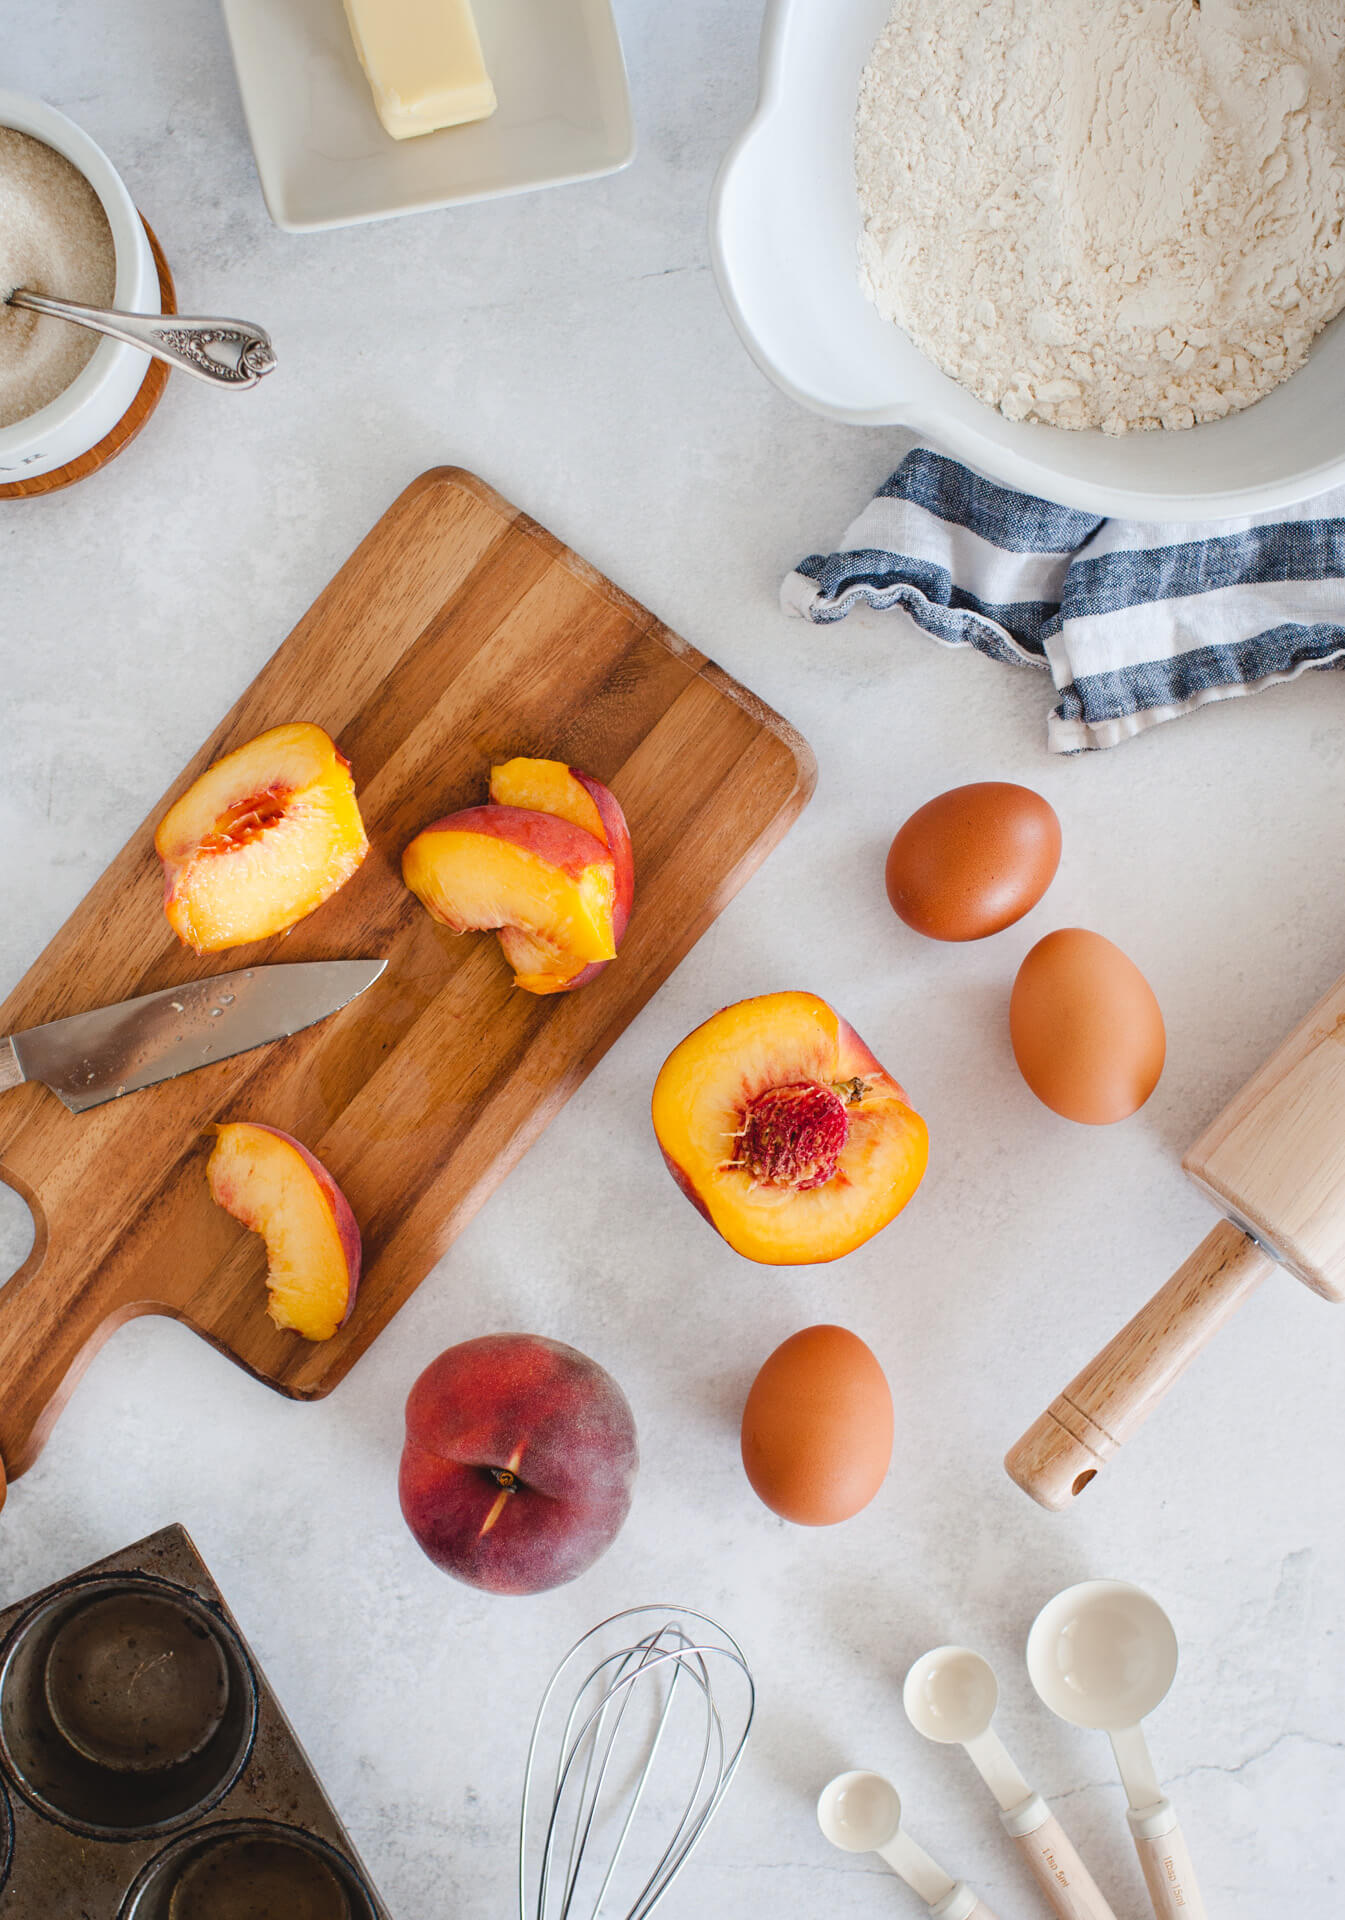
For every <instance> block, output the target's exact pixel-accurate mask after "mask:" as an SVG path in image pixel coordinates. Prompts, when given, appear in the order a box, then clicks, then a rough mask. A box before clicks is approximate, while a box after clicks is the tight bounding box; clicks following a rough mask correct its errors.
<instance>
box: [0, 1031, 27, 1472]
mask: <svg viewBox="0 0 1345 1920" xmlns="http://www.w3.org/2000/svg"><path fill="white" fill-rule="evenodd" d="M22 1085H23V1068H22V1067H21V1066H20V1065H19V1056H18V1054H17V1053H16V1052H15V1051H14V1042H13V1041H12V1040H0V1093H6V1092H8V1090H9V1088H10V1087H21V1086H22ZM3 1499H4V1484H3V1482H0V1500H3Z"/></svg>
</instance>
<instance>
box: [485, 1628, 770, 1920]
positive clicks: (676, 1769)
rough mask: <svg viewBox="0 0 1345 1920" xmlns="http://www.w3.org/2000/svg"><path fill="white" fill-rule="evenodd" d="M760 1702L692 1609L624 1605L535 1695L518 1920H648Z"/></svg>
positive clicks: (710, 1810) (720, 1632)
mask: <svg viewBox="0 0 1345 1920" xmlns="http://www.w3.org/2000/svg"><path fill="white" fill-rule="evenodd" d="M755 1707H756V1689H755V1688H754V1686H753V1684H752V1675H751V1672H750V1671H749V1669H748V1666H747V1662H746V1660H744V1658H743V1655H742V1652H741V1650H740V1649H739V1647H738V1645H737V1644H736V1642H735V1641H733V1640H732V1639H730V1637H729V1635H728V1634H727V1633H725V1632H724V1629H723V1628H722V1627H720V1626H717V1625H716V1624H715V1622H714V1621H713V1620H711V1619H709V1618H707V1616H706V1615H705V1614H703V1613H696V1612H695V1611H693V1610H692V1609H691V1608H689V1607H629V1608H627V1609H626V1611H625V1612H624V1613H618V1614H614V1615H613V1616H612V1618H611V1619H610V1620H604V1621H602V1622H601V1624H600V1625H598V1626H596V1627H594V1628H593V1629H592V1630H591V1632H589V1633H586V1634H585V1635H584V1637H583V1639H582V1640H580V1641H578V1642H577V1643H576V1644H575V1646H573V1647H572V1648H571V1650H570V1652H569V1653H568V1654H567V1655H566V1656H565V1658H564V1660H563V1661H562V1662H561V1664H560V1666H559V1667H558V1668H557V1669H556V1672H555V1674H554V1675H553V1677H552V1680H551V1683H550V1685H549V1686H548V1687H547V1690H546V1692H545V1693H544V1694H543V1695H542V1704H541V1706H540V1707H539V1708H538V1712H537V1720H536V1723H535V1725H534V1727H533V1731H532V1741H531V1744H530V1745H529V1748H528V1768H527V1774H526V1776H525V1779H524V1784H523V1812H522V1818H521V1821H520V1824H519V1862H518V1902H519V1920H579V1916H581V1915H585V1916H590V1920H599V1916H600V1915H608V1916H611V1920H617V1916H620V1917H621V1920H643V1917H644V1915H646V1914H648V1913H650V1912H652V1910H653V1909H654V1907H655V1906H657V1904H658V1902H659V1901H660V1900H661V1899H662V1898H663V1896H664V1894H665V1893H666V1892H667V1891H668V1887H669V1886H670V1884H671V1882H672V1880H673V1878H674V1876H675V1875H676V1874H677V1873H678V1871H679V1869H680V1868H681V1867H682V1865H683V1864H684V1863H685V1861H686V1859H687V1857H688V1855H689V1854H690V1853H691V1851H692V1849H693V1848H694V1847H695V1846H696V1845H697V1843H698V1842H699V1841H700V1839H701V1837H702V1835H703V1834H704V1832H705V1829H706V1827H707V1826H709V1824H710V1821H711V1820H712V1819H713V1817H714V1814H715V1812H716V1810H717V1808H718V1806H719V1803H720V1801H721V1800H722V1799H723V1797H724V1795H725V1793H726V1792H727V1791H728V1787H729V1782H730V1781H731V1780H732V1779H733V1776H734V1773H735V1772H736V1771H737V1767H738V1762H739V1760H740V1759H741V1758H742V1753H743V1748H744V1747H745V1746H746V1744H747V1736H748V1733H749V1732H750V1731H751V1726H752V1715H753V1712H754V1711H755Z"/></svg>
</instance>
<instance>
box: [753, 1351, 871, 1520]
mask: <svg viewBox="0 0 1345 1920" xmlns="http://www.w3.org/2000/svg"><path fill="white" fill-rule="evenodd" d="M891 1458H892V1395H891V1392H890V1391H889V1389H888V1384H887V1380H886V1378H885V1377H884V1374H883V1370H882V1368H881V1367H880V1366H879V1365H878V1362H877V1360H875V1358H874V1357H873V1354H872V1353H871V1352H870V1351H869V1349H868V1348H867V1347H866V1346H865V1345H864V1342H863V1341H862V1340H861V1339H860V1338H859V1336H858V1335H857V1334H853V1333H848V1332H847V1331H846V1329H845V1328H844V1327H805V1328H804V1329H803V1331H802V1332H801V1333H795V1334H791V1335H790V1337H789V1339H788V1340H786V1341H785V1342H784V1344H783V1346H779V1347H777V1348H776V1349H775V1352H774V1353H773V1354H772V1355H771V1356H770V1358H769V1359H768V1360H767V1361H766V1363H765V1365H764V1366H763V1367H762V1369H761V1372H760V1373H759V1374H758V1375H757V1377H756V1379H755V1380H754V1381H753V1382H752V1390H751V1392H750V1393H749V1394H748V1396H747V1405H746V1406H745V1407H744V1408H743V1465H744V1467H745V1468H746V1469H747V1477H748V1479H749V1480H750V1481H751V1482H752V1485H753V1487H754V1489H755V1490H756V1492H757V1494H758V1495H759V1496H760V1497H761V1499H762V1500H764V1501H765V1503H766V1505H767V1506H768V1507H769V1508H770V1509H771V1511H772V1512H773V1513H778V1514H780V1515H781V1516H782V1517H783V1518H784V1519H786V1520H792V1521H794V1522H795V1524H796V1525H797V1526H800V1527H830V1526H833V1525H834V1524H835V1522H836V1521H838V1520H848V1519H849V1518H850V1516H851V1514H854V1513H858V1512H859V1510H860V1508H861V1507H867V1506H868V1504H869V1502H870V1500H872V1498H873V1496H874V1494H875V1493H877V1491H878V1489H879V1487H880V1486H881V1485H882V1483H883V1475H884V1474H885V1473H886V1472H887V1468H888V1463H889V1461H890V1460H891Z"/></svg>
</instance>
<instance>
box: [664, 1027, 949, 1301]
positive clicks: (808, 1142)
mask: <svg viewBox="0 0 1345 1920" xmlns="http://www.w3.org/2000/svg"><path fill="white" fill-rule="evenodd" d="M653 1114H654V1131H655V1133H656V1134H657V1135H658V1142H659V1146H660V1147H661V1148H662V1149H663V1157H664V1159H665V1160H666V1161H667V1163H668V1170H669V1172H670V1173H671V1174H672V1176H673V1178H674V1180H676V1182H677V1184H678V1186H679V1187H680V1188H681V1189H682V1191H683V1193H685V1194H686V1196H687V1198H688V1199H689V1200H690V1201H691V1203H692V1205H693V1206H695V1207H696V1208H698V1209H699V1211H700V1212H701V1213H703V1214H704V1215H705V1218H706V1219H707V1220H708V1221H709V1222H710V1225H711V1226H712V1227H714V1229H715V1230H716V1232H718V1233H720V1234H722V1235H723V1237H724V1238H725V1239H726V1240H727V1241H728V1243H729V1245H730V1246H731V1247H733V1248H734V1249H735V1251H736V1252H738V1253H741V1254H744V1255H745V1256H746V1257H747V1258H748V1259H749V1260H759V1261H761V1262H763V1263H764V1264H766V1265H768V1266H796V1265H800V1264H802V1263H804V1262H808V1261H821V1260H836V1259H838V1258H839V1257H840V1256H841V1254H843V1253H849V1252H850V1251H851V1250H852V1249H853V1248H854V1247H858V1246H861V1245H862V1244H863V1242H864V1241H865V1240H868V1239H869V1238H870V1237H871V1236H872V1235H873V1234H875V1233H877V1232H878V1230H879V1229H880V1228H881V1227H885V1226H886V1225H887V1224H888V1222H889V1221H890V1220H892V1219H894V1218H895V1216H896V1215H897V1214H898V1213H900V1212H901V1209H902V1208H903V1207H904V1206H905V1205H906V1202H907V1201H908V1200H909V1199H910V1197H911V1195H912V1194H913V1193H914V1192H915V1190H916V1188H917V1187H918V1186H919V1184H920V1181H921V1178H922V1177H923V1175H924V1171H925V1162H926V1161H927V1159H928V1157H929V1134H928V1130H927V1128H926V1126H925V1123H924V1121H923V1120H922V1119H921V1118H920V1115H919V1114H918V1113H916V1112H915V1111H914V1110H913V1108H912V1107H911V1105H910V1103H909V1101H908V1100H907V1098H906V1095H905V1093H904V1092H903V1091H902V1089H901V1088H900V1087H899V1086H898V1085H897V1083H896V1081H895V1080H893V1079H892V1077H891V1075H890V1074H888V1073H886V1072H885V1071H884V1070H883V1068H882V1067H880V1066H879V1064H878V1062H877V1061H876V1060H875V1059H874V1057H873V1055H872V1054H871V1053H870V1052H869V1050H868V1048H867V1047H866V1046H865V1045H864V1042H863V1041H862V1040H861V1039H860V1038H859V1036H858V1034H857V1033H855V1031H854V1029H853V1028H852V1027H849V1026H847V1025H846V1023H845V1021H844V1020H842V1019H841V1018H840V1016H839V1014H837V1013H836V1012H835V1011H834V1009H833V1008H831V1007H829V1006H828V1005H827V1003H826V1001H825V1000H819V999H818V997H817V995H816V994H813V993H766V994H761V995H760V996H758V998H756V999H754V1000H740V1001H738V1003H737V1004H736V1005H735V1006H731V1007H725V1008H723V1009H722V1010H721V1011H720V1012H719V1013H716V1014H714V1015H712V1016H711V1018H710V1019H709V1020H707V1021H705V1023H704V1024H703V1025H702V1026H699V1027H697V1028H696V1030H695V1032H694V1033H691V1034H688V1036H687V1038H686V1039H685V1040H683V1041H682V1043H681V1045H680V1046H677V1047H674V1049H673V1051H672V1052H671V1053H670V1054H669V1056H668V1058H667V1060H666V1061H665V1062H664V1064H663V1067H662V1070H661V1071H660V1073H659V1076H658V1080H657V1081H656V1083H655V1086H654V1100H653Z"/></svg>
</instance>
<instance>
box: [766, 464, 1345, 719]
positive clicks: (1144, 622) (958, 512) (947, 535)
mask: <svg viewBox="0 0 1345 1920" xmlns="http://www.w3.org/2000/svg"><path fill="white" fill-rule="evenodd" d="M781 600H782V602H783V604H784V606H785V608H786V610H787V611H788V612H791V613H797V614H800V615H802V616H803V617H804V618H805V619H808V620H814V621H817V622H818V623H819V624H825V623H827V622H829V621H833V620H843V619H844V618H845V616H846V614H847V613H849V612H850V611H851V610H852V609H853V608H854V607H856V606H867V607H874V608H878V609H880V610H885V609H888V608H893V609H896V610H898V611H899V612H902V613H906V614H909V615H910V617H911V619H912V620H914V621H915V623H916V625H917V626H920V627H923V628H924V630H925V632H926V633H928V634H932V635H933V637H934V639H936V640H938V641H941V642H942V643H943V645H944V646H948V647H975V648H976V649H977V650H978V651H979V652H981V653H984V654H988V655H989V656H990V658H991V659H992V660H1004V661H1009V662H1012V663H1013V664H1015V665H1019V666H1029V667H1037V668H1040V669H1042V670H1043V671H1049V673H1050V674H1051V677H1052V679H1053V680H1054V681H1055V685H1056V691H1057V693H1058V695H1059V699H1058V701H1057V703H1056V706H1055V708H1054V710H1053V712H1052V713H1051V716H1050V719H1049V721H1048V724H1047V740H1048V744H1049V745H1050V746H1051V748H1052V749H1053V750H1054V751H1055V752H1056V753H1077V752H1079V751H1080V750H1081V749H1083V748H1085V747H1113V746H1115V745H1116V744H1117V742H1118V741H1120V740H1125V739H1127V738H1129V736H1130V735H1131V734H1134V733H1139V732H1140V731H1141V730H1142V729H1143V728H1145V727H1152V726H1156V725H1157V724H1158V722H1159V721H1160V720H1172V719H1175V718H1176V716H1177V715H1178V714H1182V713H1190V712H1192V711H1193V710H1194V709H1195V708H1196V707H1201V706H1204V705H1205V704H1206V703H1207V702H1208V701H1211V700H1227V699H1229V698H1231V697H1232V696H1233V695H1235V694H1240V693H1255V692H1257V691H1258V690H1259V689H1260V688H1261V687H1269V686H1275V685H1277V684H1278V683H1279V682H1280V681H1283V680H1292V679H1295V678H1296V677H1297V676H1298V675H1299V674H1300V673H1305V672H1307V671H1308V670H1309V669H1311V668H1313V667H1331V666H1340V665H1345V489H1340V490H1338V491H1336V492H1334V493H1328V494H1323V495H1321V496H1320V497H1319V498H1318V499H1316V500H1308V501H1305V502H1304V503H1303V505H1302V506H1300V507H1291V508H1284V509H1282V510H1281V511H1280V512H1278V513H1273V514H1252V515H1249V516H1248V517H1247V518H1246V519H1242V520H1217V521H1209V520H1207V521H1193V522H1184V523H1179V524H1172V525H1164V524H1161V523H1158V522H1154V523H1145V522H1138V521H1126V520H1102V519H1099V518H1097V517H1096V516H1095V515H1094V514H1090V513H1076V512H1075V511H1074V510H1073V509H1072V508H1069V507H1059V506H1053V505H1052V504H1051V503H1050V501H1047V500H1037V499H1034V498H1033V496H1032V495H1030V494H1024V493H1015V492H1013V490H1012V489H1011V488H1009V487H1001V486H997V485H995V483H994V482H993V481H990V480H982V479H981V478H980V477H979V476H978V475H976V474H974V473H971V472H969V471H968V469H967V468H966V467H962V466H959V465H958V464H957V462H956V461H953V460H949V459H946V458H945V457H944V456H943V455H942V454H938V453H934V452H932V451H931V450H930V449H929V448H928V447H916V448H915V449H914V450H913V451H912V452H910V453H908V454H907V456H906V458H905V459H904V460H903V461H902V463H901V465H900V466H899V467H898V468H897V470H896V472H895V473H894V474H892V475H891V476H890V477H889V478H888V479H887V480H885V481H884V483H883V485H882V486H881V487H880V488H879V489H878V492H877V493H876V494H875V495H874V497H873V499H872V500H871V501H870V502H869V504H868V506H867V507H866V508H865V509H864V511H863V513H861V514H860V516H859V518H858V520H856V521H855V522H854V524H853V525H852V526H851V527H849V528H848V529H847V531H846V534H845V538H844V540H843V541H842V542H841V545H840V547H839V549H838V550H837V551H836V552H835V553H814V554H810V555H809V556H808V558H807V559H806V560H801V561H800V562H799V564H798V566H797V567H796V568H795V570H794V572H793V573H791V574H790V575H789V576H788V578H787V579H786V580H785V583H784V586H783V588H782V589H781Z"/></svg>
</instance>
